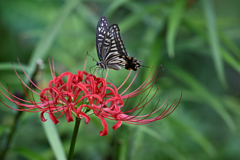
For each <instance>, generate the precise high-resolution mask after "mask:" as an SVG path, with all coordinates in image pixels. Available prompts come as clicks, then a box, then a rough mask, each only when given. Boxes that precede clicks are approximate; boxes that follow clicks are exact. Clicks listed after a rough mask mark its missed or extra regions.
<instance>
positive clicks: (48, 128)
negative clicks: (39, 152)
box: [42, 114, 67, 160]
mask: <svg viewBox="0 0 240 160" xmlns="http://www.w3.org/2000/svg"><path fill="white" fill-rule="evenodd" d="M44 116H45V118H46V119H48V121H46V122H44V123H42V126H43V129H44V131H45V133H46V136H47V139H48V142H49V143H50V146H51V148H52V150H53V152H54V155H55V158H56V159H58V160H66V159H67V158H66V155H65V152H64V149H63V146H62V142H61V140H60V137H59V135H58V132H57V129H56V126H55V125H54V124H53V122H52V121H51V120H50V118H49V116H48V114H45V115H44Z"/></svg>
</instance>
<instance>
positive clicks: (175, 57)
mask: <svg viewBox="0 0 240 160" xmlns="http://www.w3.org/2000/svg"><path fill="white" fill-rule="evenodd" d="M239 8H240V1H236V0H228V1H226V0H149V1H144V0H140V1H137V0H133V1H129V0H118V1H112V0H99V1H84V0H82V1H81V0H8V1H6V0H5V1H4V0H2V1H0V35H1V38H0V83H1V84H3V85H4V86H5V87H7V86H9V88H10V90H11V91H12V92H13V93H16V94H18V96H21V95H23V90H22V87H21V84H20V81H19V80H18V78H17V76H16V75H15V73H14V71H13V68H12V63H13V64H14V66H15V67H16V69H17V70H18V72H19V74H20V76H21V77H22V78H23V80H26V78H24V77H25V76H24V74H23V73H22V72H21V69H20V67H19V65H18V63H17V57H18V58H19V59H20V61H21V64H22V65H23V67H24V69H26V71H27V73H29V74H30V75H31V74H33V71H34V68H35V66H36V62H37V60H38V61H39V59H40V60H42V63H43V65H42V67H41V68H40V70H39V72H38V73H37V75H36V79H35V81H36V83H37V84H38V85H40V87H44V85H45V86H46V85H47V81H48V80H50V78H51V75H50V71H49V67H48V57H52V56H53V57H54V61H55V68H56V73H57V74H60V73H61V72H64V71H71V72H73V73H76V71H77V70H82V69H83V66H84V60H85V57H86V53H87V52H88V53H89V54H91V55H92V56H93V57H95V58H96V59H97V58H98V57H97V53H96V48H95V45H96V44H95V38H96V26H97V22H98V20H99V18H100V17H101V16H103V15H104V16H106V17H107V18H108V21H109V23H110V24H115V23H117V24H118V25H119V27H120V30H121V37H122V40H123V42H124V44H125V47H126V49H127V51H128V52H129V54H130V55H131V56H133V57H136V58H137V59H138V60H140V61H142V62H143V64H144V65H146V66H152V65H153V64H154V65H155V66H158V65H160V64H162V66H163V67H164V72H163V75H162V77H161V78H160V80H159V81H158V82H157V83H156V84H155V87H154V88H153V92H154V91H155V90H156V88H157V87H159V88H160V90H159V92H158V94H157V97H155V99H154V100H152V102H151V103H150V105H148V107H147V109H149V111H151V110H152V107H154V106H155V104H156V103H157V101H158V99H161V102H164V100H165V99H166V98H167V97H168V96H170V100H169V101H168V102H169V103H170V104H171V103H172V101H173V100H174V99H175V98H179V97H180V94H181V89H182V90H183V97H182V101H181V103H180V105H179V106H178V108H177V109H176V110H175V111H174V112H173V114H171V115H170V116H169V117H167V118H166V119H163V120H161V121H157V122H154V123H151V124H148V125H143V126H134V125H128V124H125V123H124V124H123V125H122V126H121V127H120V128H119V129H118V130H116V131H113V130H112V129H111V126H112V125H114V122H110V121H107V122H108V123H109V134H108V135H107V136H104V137H100V136H99V132H100V131H101V130H102V125H101V122H100V120H99V119H97V118H95V117H94V116H92V117H91V118H92V119H91V121H90V123H89V124H88V125H86V124H85V123H82V124H81V126H80V131H79V134H78V139H77V143H76V148H75V154H74V159H84V160H85V159H86V160H87V159H96V160H105V159H121V160H123V159H133V160H134V159H142V160H144V159H164V160H167V159H168V160H186V159H195V160H203V159H204V160H206V159H213V160H226V159H228V160H237V159H239V157H240V152H239V151H240V134H239V131H240V128H239V126H240V118H239V116H240V105H239V104H240V47H239V46H240V36H239V35H240V18H239V17H240V10H239ZM95 63H96V62H94V61H93V60H92V58H88V63H87V71H88V70H89V68H90V67H91V66H93V65H95ZM128 72H129V71H127V70H125V69H122V70H120V71H114V70H111V71H110V72H109V75H110V78H111V80H112V83H114V84H115V85H116V86H119V85H120V84H121V82H123V80H124V78H125V77H126V76H127V74H128ZM148 72H149V69H148V68H143V67H142V68H141V69H140V71H139V76H138V79H137V80H136V81H135V83H134V85H133V86H132V87H131V89H130V90H132V91H133V90H134V89H135V88H136V87H137V86H139V85H140V84H141V82H143V81H144V80H145V78H146V75H147V73H148ZM119 75H121V76H119ZM125 75H126V76H125ZM26 83H27V80H26ZM154 89H155V90H154ZM0 90H1V91H2V90H3V89H2V88H1V89H0ZM0 99H1V100H2V101H3V102H4V103H6V104H8V105H10V106H11V107H16V105H15V104H14V103H10V102H9V101H8V100H6V99H5V98H4V97H3V96H2V95H0ZM139 99H140V97H139ZM137 100H138V99H137ZM137 100H136V101H135V100H133V101H129V102H128V105H129V107H132V106H134V105H136V103H137ZM14 126H15V127H14ZM73 127H74V122H71V123H67V122H66V118H65V117H64V116H63V117H62V118H61V119H60V123H59V124H57V125H56V126H55V125H53V124H52V122H51V121H50V120H49V121H47V122H45V123H43V122H41V120H40V115H39V114H38V113H22V112H21V114H20V113H19V112H16V111H13V110H10V109H9V108H7V107H5V106H4V105H3V104H0V145H1V146H0V147H1V150H0V151H1V153H2V151H3V149H4V148H6V144H7V142H8V137H9V135H10V134H11V133H13V134H12V138H11V143H10V145H9V150H8V152H7V155H6V157H5V159H11V160H12V159H17V160H24V159H31V160H44V159H49V160H50V159H52V160H54V159H63V160H64V159H65V155H67V153H68V149H69V145H70V139H71V135H72V131H73ZM12 128H15V130H14V132H12ZM1 153H0V154H1Z"/></svg>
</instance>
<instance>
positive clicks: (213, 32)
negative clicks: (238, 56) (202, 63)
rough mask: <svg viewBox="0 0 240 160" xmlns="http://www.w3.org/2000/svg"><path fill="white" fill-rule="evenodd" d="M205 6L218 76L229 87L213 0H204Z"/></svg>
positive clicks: (210, 43) (210, 42)
mask: <svg viewBox="0 0 240 160" xmlns="http://www.w3.org/2000/svg"><path fill="white" fill-rule="evenodd" d="M202 2H203V8H204V12H205V17H206V25H207V29H208V37H209V45H210V47H211V50H212V57H213V61H214V64H215V68H216V71H217V74H218V78H219V80H220V82H221V83H222V85H223V87H227V83H226V77H225V73H224V70H223V62H222V57H221V52H220V43H219V38H218V34H217V30H218V29H217V26H216V19H215V14H214V7H213V4H212V1H209V0H203V1H202Z"/></svg>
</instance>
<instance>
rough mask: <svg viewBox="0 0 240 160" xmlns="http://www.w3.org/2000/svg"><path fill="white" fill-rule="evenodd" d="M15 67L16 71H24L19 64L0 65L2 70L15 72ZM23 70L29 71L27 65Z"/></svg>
mask: <svg viewBox="0 0 240 160" xmlns="http://www.w3.org/2000/svg"><path fill="white" fill-rule="evenodd" d="M13 66H14V68H15V69H16V71H22V68H21V67H20V65H19V64H18V63H13V64H11V63H0V70H3V71H4V70H11V71H13ZM22 67H23V69H24V70H25V71H27V69H28V68H27V66H26V65H22Z"/></svg>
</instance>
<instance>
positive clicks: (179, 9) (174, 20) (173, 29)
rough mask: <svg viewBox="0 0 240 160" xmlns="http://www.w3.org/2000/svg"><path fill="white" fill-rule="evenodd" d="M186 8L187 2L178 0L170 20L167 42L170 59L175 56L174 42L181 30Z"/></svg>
mask: <svg viewBox="0 0 240 160" xmlns="http://www.w3.org/2000/svg"><path fill="white" fill-rule="evenodd" d="M185 6H186V0H176V1H175V4H174V6H173V9H172V11H171V14H170V16H169V19H168V23H167V36H166V42H167V50H168V55H169V57H170V58H173V57H174V56H175V53H174V41H175V38H176V35H177V30H178V28H179V25H180V22H181V18H182V14H183V12H184V8H185Z"/></svg>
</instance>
